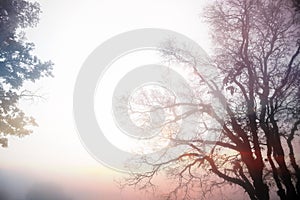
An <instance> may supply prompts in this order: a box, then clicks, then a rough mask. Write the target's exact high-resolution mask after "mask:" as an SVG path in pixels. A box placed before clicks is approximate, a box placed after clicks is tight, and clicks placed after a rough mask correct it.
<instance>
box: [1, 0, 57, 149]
mask: <svg viewBox="0 0 300 200" xmlns="http://www.w3.org/2000/svg"><path fill="white" fill-rule="evenodd" d="M40 13H41V10H40V6H39V4H38V3H36V2H29V1H25V0H0V144H2V146H3V147H5V146H7V138H8V136H18V137H21V136H25V135H28V134H30V133H31V130H30V129H29V126H31V125H37V124H36V122H35V121H34V119H33V118H32V117H29V116H26V115H25V113H24V112H23V111H22V110H21V109H20V108H19V107H18V102H19V100H20V99H21V98H22V97H28V96H33V94H32V93H31V92H29V91H28V90H25V89H24V88H23V87H22V86H23V85H24V83H25V82H26V81H31V82H35V81H36V80H38V79H39V78H41V77H47V76H52V74H51V71H52V65H53V64H52V63H51V62H50V61H47V62H43V61H41V60H40V59H38V58H37V57H36V56H34V55H33V54H32V51H33V50H34V44H33V43H30V42H27V41H26V37H25V33H24V29H25V28H28V27H35V26H36V25H37V23H38V21H39V14H40Z"/></svg>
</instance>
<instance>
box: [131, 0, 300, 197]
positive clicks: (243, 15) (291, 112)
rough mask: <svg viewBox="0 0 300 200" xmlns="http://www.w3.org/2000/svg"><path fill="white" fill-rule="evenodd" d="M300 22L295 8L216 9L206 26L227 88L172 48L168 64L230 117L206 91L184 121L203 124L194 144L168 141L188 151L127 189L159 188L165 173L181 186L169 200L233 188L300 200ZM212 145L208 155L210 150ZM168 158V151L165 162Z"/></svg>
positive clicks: (235, 4) (263, 3)
mask: <svg viewBox="0 0 300 200" xmlns="http://www.w3.org/2000/svg"><path fill="white" fill-rule="evenodd" d="M297 15H298V13H297V12H295V9H294V8H293V4H292V2H291V1H279V0H272V1H271V0H260V1H258V0H225V1H214V2H213V3H212V4H211V5H209V6H208V7H207V8H206V9H205V19H206V21H207V23H208V24H209V26H210V28H211V35H212V39H213V42H214V45H215V46H214V55H213V58H212V60H210V62H211V63H213V64H214V65H215V66H216V67H217V68H218V70H219V72H220V76H221V78H222V80H223V83H222V86H221V87H219V86H218V84H216V83H215V82H214V80H209V81H208V80H206V79H204V78H203V76H202V74H201V71H199V69H198V68H197V65H198V64H199V63H197V62H199V59H198V58H197V55H194V54H193V53H191V52H190V51H189V50H188V49H184V48H182V46H181V47H179V46H180V45H179V46H178V44H176V42H169V43H168V45H167V46H166V49H167V50H165V51H163V52H162V53H163V56H164V58H166V59H168V60H169V61H171V62H177V63H181V64H184V65H185V66H189V68H190V70H191V71H192V72H193V74H194V75H195V76H196V77H197V78H198V83H200V84H202V86H204V87H206V88H207V92H208V93H209V94H210V95H211V96H212V97H213V98H215V99H218V100H219V102H221V104H222V107H223V108H222V109H224V111H225V115H224V116H221V115H220V113H219V111H218V109H217V108H216V107H214V106H213V105H212V103H207V102H205V101H204V100H203V98H204V96H206V95H204V93H203V91H202V93H200V94H199V93H196V94H195V95H194V96H193V97H192V98H191V99H190V101H188V102H183V103H181V104H180V105H181V106H188V109H187V110H188V111H186V113H182V118H180V119H181V120H182V119H184V120H188V118H189V117H190V116H191V115H194V116H196V118H197V119H198V120H196V121H194V124H192V125H194V126H197V127H198V128H197V131H195V132H194V134H193V137H189V138H180V136H179V137H170V138H169V139H170V140H171V141H172V146H176V145H177V146H182V145H184V146H186V149H185V150H184V151H182V152H177V153H178V154H177V155H176V156H175V155H172V156H170V157H164V159H161V160H159V159H157V160H155V161H154V160H149V159H147V158H145V159H144V160H142V162H145V163H147V164H148V165H150V166H151V168H150V169H149V170H148V171H146V172H142V173H133V174H132V175H131V176H129V177H128V179H127V180H126V184H125V185H130V186H135V187H139V186H140V187H141V188H143V189H145V188H147V187H152V186H153V184H154V183H153V180H154V177H155V176H156V175H157V174H159V172H163V173H164V174H165V175H166V176H168V178H172V179H176V180H177V181H176V183H177V184H176V186H175V187H174V189H173V190H172V191H171V192H170V193H169V194H168V195H167V197H168V198H167V199H193V198H195V194H199V195H202V197H203V198H205V196H203V195H205V194H206V193H207V192H211V191H212V190H214V189H215V188H218V187H220V186H223V185H226V184H227V185H232V184H233V185H237V186H239V187H241V188H242V189H243V190H244V191H245V192H246V193H247V194H248V196H249V197H250V199H259V200H265V199H270V192H271V191H276V192H277V195H278V197H279V198H280V199H299V198H300V169H299V164H298V163H297V161H299V158H298V159H297V158H296V156H297V155H296V154H295V147H297V146H296V145H297V143H296V139H297V138H298V139H299V131H298V128H299V125H300V105H299V103H300V88H299V85H300V76H299V75H300V68H299V67H300V59H299V54H300V34H299V31H300V27H299V23H297V21H296V18H297V17H298V16H297ZM196 81H197V80H196ZM202 88H203V87H202ZM180 105H179V103H175V104H174V105H173V106H174V107H177V106H180ZM170 107H172V106H171V105H168V108H170ZM149 112H151V110H149ZM187 113H188V115H187ZM193 119H195V117H194V118H193ZM208 119H210V120H211V122H214V125H212V123H208ZM199 127H200V128H199ZM216 127H217V128H216ZM218 127H219V128H218ZM207 132H209V133H210V134H211V133H218V134H219V137H215V139H207V137H203V135H204V134H205V133H207ZM180 134H181V133H178V135H180ZM207 145H208V146H210V148H209V152H207V150H206V151H205V150H204V146H207ZM168 153H170V152H168V150H166V151H165V154H164V155H166V154H168ZM167 158H169V159H167ZM201 191H202V192H203V193H201V194H200V192H201ZM196 198H199V197H196Z"/></svg>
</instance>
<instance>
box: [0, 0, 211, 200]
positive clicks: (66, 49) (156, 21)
mask: <svg viewBox="0 0 300 200" xmlns="http://www.w3.org/2000/svg"><path fill="white" fill-rule="evenodd" d="M38 2H39V3H40V4H41V9H42V11H43V13H42V14H41V16H40V18H41V19H40V23H39V24H38V26H37V27H36V28H33V29H30V30H28V31H27V36H28V40H29V41H32V42H34V43H35V45H36V50H35V53H36V54H37V55H38V56H39V57H40V58H41V59H42V60H52V61H53V62H54V63H55V66H54V75H55V77H54V78H47V79H43V80H41V81H39V82H37V83H35V84H31V83H30V84H27V85H26V87H28V89H30V90H32V91H35V92H37V93H38V94H40V95H42V96H43V97H44V99H37V100H35V101H23V102H22V103H21V104H22V107H23V108H24V110H25V112H26V113H27V114H28V115H32V116H34V117H35V119H36V121H37V122H38V124H39V127H36V128H34V133H33V134H31V135H29V136H27V137H24V138H10V139H9V147H8V148H6V149H3V148H0V162H1V171H0V187H1V188H9V190H10V191H14V192H13V194H14V195H15V196H16V198H22V196H23V195H24V193H26V191H27V190H28V189H29V188H30V187H31V186H32V184H34V183H36V182H51V183H57V184H58V185H60V186H61V187H62V188H63V189H64V190H65V192H66V193H67V194H71V195H70V196H71V197H72V198H73V199H78V200H96V199H104V200H105V199H110V200H119V199H132V200H135V199H147V198H148V199H151V197H142V195H141V194H139V191H127V192H126V191H125V192H123V193H120V191H119V189H118V188H117V187H116V184H115V182H114V180H116V179H118V178H120V177H122V176H123V175H122V174H121V173H119V172H116V171H114V170H112V169H109V168H107V167H105V166H103V165H101V164H100V163H99V162H97V161H96V160H95V159H93V157H92V156H91V155H90V154H89V153H88V152H87V151H86V150H85V148H84V146H83V145H82V144H81V142H80V139H79V137H78V134H77V132H76V128H75V124H74V120H73V111H72V102H73V99H72V98H73V91H74V84H75V80H76V77H77V75H78V72H79V70H80V68H81V66H82V64H83V62H84V60H85V59H86V58H87V56H88V55H89V54H90V53H91V52H92V51H93V50H94V49H95V48H96V47H97V46H98V45H100V44H101V43H102V42H104V41H106V40H107V39H109V38H111V37H112V36H114V35H117V34H120V33H123V32H126V31H130V30H133V29H139V28H163V29H170V30H173V31H176V32H178V33H181V34H184V35H186V36H188V37H190V38H191V39H193V40H194V41H196V42H197V43H199V44H200V46H201V47H202V48H203V49H204V50H205V51H206V52H208V53H209V52H210V50H209V49H210V47H211V45H210V42H209V36H208V30H207V27H206V26H205V25H204V24H203V23H202V22H201V17H200V13H201V9H202V7H203V5H204V4H205V1H204V0H203V1H201V0H163V1H162V0H152V1H140V0H126V1H121V0H119V1H116V0H85V1H83V0H81V1H79V0H63V1H59V0H48V1H47V0H39V1H38ZM16 191H17V192H16Z"/></svg>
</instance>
